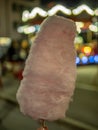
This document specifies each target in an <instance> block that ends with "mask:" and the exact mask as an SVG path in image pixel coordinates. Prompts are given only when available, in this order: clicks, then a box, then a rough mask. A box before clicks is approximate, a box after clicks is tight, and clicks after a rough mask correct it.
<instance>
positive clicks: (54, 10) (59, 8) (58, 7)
mask: <svg viewBox="0 0 98 130" xmlns="http://www.w3.org/2000/svg"><path fill="white" fill-rule="evenodd" d="M58 11H61V12H62V13H64V14H67V15H71V10H70V9H67V8H66V7H64V6H62V5H59V4H58V5H56V6H54V7H52V9H50V10H49V11H48V15H49V16H52V15H54V14H56V13H57V12H58Z"/></svg>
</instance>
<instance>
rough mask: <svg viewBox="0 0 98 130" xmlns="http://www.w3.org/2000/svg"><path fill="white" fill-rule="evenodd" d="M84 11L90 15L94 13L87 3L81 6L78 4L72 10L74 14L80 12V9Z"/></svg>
mask: <svg viewBox="0 0 98 130" xmlns="http://www.w3.org/2000/svg"><path fill="white" fill-rule="evenodd" d="M84 10H85V11H86V12H87V13H88V14H90V15H94V11H93V10H92V9H91V8H90V7H88V6H87V5H85V4H83V5H81V6H78V7H77V8H76V9H73V10H72V12H73V14H74V15H78V14H80V13H81V12H82V11H84Z"/></svg>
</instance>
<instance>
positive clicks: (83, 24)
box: [0, 0, 98, 130]
mask: <svg viewBox="0 0 98 130" xmlns="http://www.w3.org/2000/svg"><path fill="white" fill-rule="evenodd" d="M55 14H56V15H59V16H63V17H66V18H69V19H72V20H74V21H75V23H76V27H77V34H76V38H75V41H74V46H75V49H76V53H77V56H76V66H77V80H76V89H75V93H74V96H73V101H72V102H71V103H70V106H69V109H68V111H67V114H66V118H65V119H63V120H58V121H55V122H47V125H48V127H49V130H98V1H97V0H0V130H34V129H37V128H38V127H39V123H38V122H36V121H34V120H33V119H31V118H29V117H25V116H24V115H23V114H22V113H20V110H19V106H18V103H17V100H16V92H17V89H18V87H19V84H20V81H21V79H22V71H23V69H24V63H25V60H26V58H27V56H28V52H29V48H30V46H31V44H33V40H34V38H35V36H36V34H37V33H38V31H39V30H40V24H41V23H42V21H43V20H44V19H45V18H47V17H48V16H52V15H55ZM69 53H70V52H69Z"/></svg>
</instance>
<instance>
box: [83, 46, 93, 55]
mask: <svg viewBox="0 0 98 130" xmlns="http://www.w3.org/2000/svg"><path fill="white" fill-rule="evenodd" d="M91 51H92V49H91V47H89V46H86V47H84V53H85V54H90V53H91Z"/></svg>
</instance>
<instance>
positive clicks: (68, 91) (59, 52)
mask: <svg viewBox="0 0 98 130" xmlns="http://www.w3.org/2000/svg"><path fill="white" fill-rule="evenodd" d="M75 34H76V27H75V23H74V22H73V21H72V20H69V19H67V18H63V17H61V16H51V17H48V18H47V19H46V20H44V22H43V23H42V24H41V29H40V31H39V33H38V34H37V36H36V38H35V40H34V43H33V44H32V46H31V48H30V52H29V55H28V58H27V60H26V65H25V68H24V71H23V80H22V81H21V84H20V87H19V89H18V92H17V100H18V103H19V105H20V109H21V112H23V113H24V114H25V115H28V116H30V117H32V118H33V119H35V120H38V119H44V120H49V121H53V120H57V119H61V118H64V117H65V113H66V110H67V109H68V106H69V102H70V100H71V97H72V95H73V92H74V88H75V80H76V64H75V57H76V55H75V48H74V38H75Z"/></svg>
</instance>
